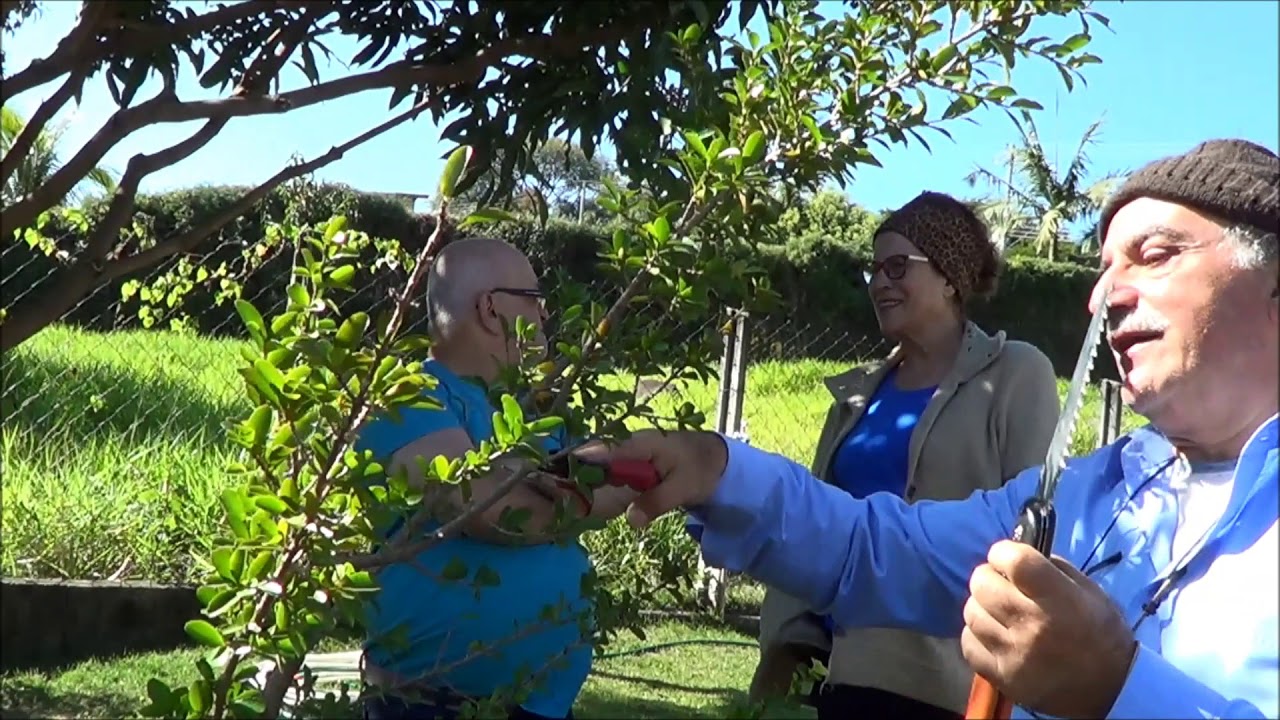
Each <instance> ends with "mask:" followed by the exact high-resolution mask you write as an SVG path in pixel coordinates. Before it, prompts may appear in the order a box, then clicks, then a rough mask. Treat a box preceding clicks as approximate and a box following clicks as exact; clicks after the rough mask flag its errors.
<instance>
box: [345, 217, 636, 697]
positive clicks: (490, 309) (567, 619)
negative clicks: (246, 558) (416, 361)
mask: <svg viewBox="0 0 1280 720" xmlns="http://www.w3.org/2000/svg"><path fill="white" fill-rule="evenodd" d="M427 305H428V312H429V313H430V317H429V321H430V328H431V330H430V332H431V336H432V340H433V346H432V350H431V357H430V358H429V359H428V360H427V362H426V363H425V371H426V372H427V373H428V374H430V375H432V376H434V377H435V378H436V379H437V386H436V387H435V388H434V389H433V390H432V391H431V392H430V393H429V394H430V395H431V396H433V397H434V399H436V400H437V401H438V402H439V403H440V404H441V405H442V406H443V408H442V409H439V410H424V409H408V410H402V411H400V414H401V420H400V422H394V421H392V420H391V419H390V418H389V417H377V418H374V419H372V420H371V421H370V422H368V423H367V424H366V425H365V426H363V427H362V428H361V430H360V435H359V439H358V441H357V443H356V447H357V449H360V450H365V449H367V450H371V451H372V452H373V453H374V455H375V456H376V457H378V458H380V459H382V460H383V461H384V462H389V467H391V468H393V469H394V468H397V467H405V468H407V469H409V471H410V472H411V473H413V472H416V468H417V467H418V466H419V465H418V460H417V458H423V459H424V460H426V461H428V462H429V461H430V460H431V459H432V458H434V457H435V456H437V455H444V456H445V457H446V458H454V457H459V456H462V455H463V454H464V453H466V451H467V450H470V449H472V448H474V447H475V446H477V445H478V444H479V443H480V442H481V441H483V440H486V439H490V438H491V437H492V435H493V425H492V417H493V413H494V410H495V408H494V407H493V406H492V405H491V404H490V402H489V399H488V397H487V395H486V392H485V390H484V389H483V387H482V385H481V383H487V382H492V381H493V380H494V379H495V378H496V377H497V373H498V371H499V368H500V366H501V365H505V364H510V363H513V362H515V361H516V359H517V358H518V356H519V355H518V353H519V350H518V348H517V347H516V343H515V340H514V338H512V337H510V330H509V328H511V327H514V324H515V318H516V317H517V316H520V317H523V318H524V319H526V320H528V321H529V322H531V323H532V324H533V325H534V326H535V327H537V328H538V329H539V330H538V332H539V338H538V341H539V342H541V343H543V344H545V338H543V337H541V332H542V331H541V327H542V323H543V321H544V320H545V310H544V306H543V300H542V294H541V292H540V291H539V289H538V281H537V275H536V274H535V273H534V271H533V268H532V266H531V265H530V263H529V261H528V259H527V258H526V257H525V256H524V254H523V253H521V252H520V251H519V250H517V249H515V248H514V247H512V246H511V245H508V244H506V243H505V242H502V241H500V240H493V239H487V238H474V239H467V240H459V241H456V242H454V243H451V244H450V245H448V246H446V247H445V249H444V250H443V251H442V252H441V254H440V255H439V257H438V258H437V259H436V261H435V263H434V264H433V266H432V268H431V269H430V271H429V273H428V276H427ZM477 380H478V381H480V382H476V381H477ZM563 442H564V439H563V438H557V439H555V440H549V441H548V443H547V449H548V450H550V451H554V450H555V449H557V448H558V447H560V446H561V445H562V444H563ZM506 475H507V472H506V471H504V470H503V469H501V468H498V469H495V470H494V471H493V472H492V473H490V475H488V476H485V477H481V478H479V479H477V480H475V481H473V482H472V483H471V488H472V493H473V497H474V498H476V499H483V498H484V497H485V496H486V495H487V494H490V493H492V492H493V490H494V485H495V484H496V483H498V482H501V480H502V479H503V478H504V477H505V476H506ZM549 480H550V479H549V478H546V477H542V476H539V475H538V474H533V475H531V481H530V483H529V484H528V485H520V486H517V487H516V488H515V489H513V490H512V491H510V492H509V493H508V494H507V495H506V496H505V497H504V498H503V500H500V501H499V502H498V503H497V504H495V505H494V506H493V507H492V508H490V510H489V511H487V512H485V513H481V514H479V515H477V516H476V517H475V518H474V519H473V520H472V522H470V523H469V524H468V525H467V526H466V528H465V529H464V532H463V535H462V536H461V537H457V538H453V539H451V540H448V541H446V542H443V543H441V544H439V545H437V546H435V547H433V548H431V549H429V550H427V551H425V552H423V553H421V554H419V556H418V557H417V558H416V560H417V564H418V565H419V566H421V567H414V566H413V565H412V564H395V565H390V566H387V567H386V568H384V569H383V570H382V571H381V572H380V573H379V575H378V580H379V584H380V589H379V591H378V592H377V593H376V594H374V596H373V598H372V600H371V601H370V602H368V603H367V615H366V622H367V631H368V639H367V640H366V643H365V651H366V672H365V677H366V681H367V682H368V683H369V684H370V685H372V686H374V688H373V689H372V692H371V694H372V695H373V697H370V698H369V699H367V700H366V703H365V717H366V718H368V719H369V720H389V719H391V718H397V719H402V720H409V719H410V718H412V720H428V719H430V720H452V718H455V717H457V715H458V708H459V706H460V705H461V704H462V703H464V702H465V701H467V700H469V699H483V698H487V697H489V696H491V695H492V694H493V693H495V692H498V691H503V690H507V689H510V688H512V687H513V685H516V684H517V680H518V679H519V678H521V677H528V675H529V673H533V674H534V676H535V678H534V681H533V682H528V681H525V682H523V683H520V685H522V687H521V688H520V689H521V690H523V691H526V692H525V694H524V697H523V699H522V701H521V702H519V703H516V704H515V705H514V706H513V707H512V708H511V709H510V717H511V718H512V719H513V720H515V719H516V718H519V719H521V720H540V719H542V718H572V717H573V714H572V706H573V703H574V701H575V699H576V698H577V696H578V692H579V691H580V690H581V688H582V685H583V683H584V682H585V681H586V678H587V675H588V674H589V673H590V671H591V657H592V650H591V644H590V637H589V636H588V635H585V634H584V633H583V631H582V629H581V628H582V627H585V625H580V624H579V621H580V620H582V619H589V618H590V615H589V613H590V610H591V608H590V606H589V605H588V603H587V602H586V600H585V599H584V598H583V596H582V593H581V584H582V579H583V576H584V575H585V574H586V573H587V572H588V571H589V570H590V567H591V564H590V560H589V558H588V557H587V554H586V551H585V550H584V549H583V547H582V546H581V545H580V544H579V543H578V542H577V540H576V539H575V538H567V539H558V538H556V537H553V536H551V535H550V534H547V533H545V532H540V529H543V530H545V529H546V528H547V527H549V526H550V524H551V522H552V516H553V513H554V506H555V504H554V502H553V501H552V500H549V499H548V496H549V494H555V493H560V492H562V491H560V490H557V489H556V488H555V486H554V482H551V481H549ZM455 493H456V491H455ZM634 495H635V494H634V493H633V492H632V491H630V490H626V489H621V488H604V489H600V490H596V491H595V493H594V497H593V498H592V499H593V503H594V510H593V514H595V513H599V514H601V515H602V516H603V517H610V516H612V515H617V514H618V513H619V512H620V508H622V507H625V506H626V504H627V503H629V502H630V501H631V499H632V498H633V497H634ZM454 501H455V502H454V505H455V506H457V507H460V506H461V505H462V503H461V502H460V498H454ZM507 507H521V508H527V509H529V510H530V511H532V518H531V520H530V522H529V523H528V524H527V525H526V532H525V533H524V534H523V535H521V536H520V537H513V536H512V535H511V534H510V533H509V532H505V531H502V530H499V529H498V528H497V523H498V519H499V517H500V516H501V513H502V511H503V510H504V509H505V508H507ZM440 520H441V522H443V521H447V518H441V519H440ZM441 522H438V523H435V524H432V525H429V526H428V527H427V528H426V529H425V532H430V531H432V530H434V529H436V528H438V527H439V526H440V524H441ZM397 526H398V524H397ZM396 529H397V528H396V527H391V528H387V530H386V533H385V534H386V535H387V536H390V534H391V533H392V532H394V531H395V530H396ZM454 558H457V559H459V560H461V561H462V562H463V563H465V564H466V566H467V567H468V570H469V572H474V571H475V569H476V568H478V567H480V566H482V565H484V566H488V567H489V568H491V569H493V570H494V571H495V572H496V573H497V574H498V576H499V578H500V584H498V585H497V586H496V587H488V588H485V589H483V590H481V591H479V593H478V594H477V592H476V591H475V590H473V589H472V587H471V585H470V583H466V582H458V583H448V582H441V581H439V580H437V579H434V578H433V577H432V576H433V575H435V576H439V575H440V574H441V573H442V572H443V570H444V568H445V566H446V565H448V564H449V563H450V561H451V560H453V559H454ZM423 569H425V570H426V571H428V573H430V574H427V573H424V572H423ZM548 607H554V608H556V613H555V620H553V621H551V622H550V623H548V621H547V619H546V617H545V615H544V613H545V609H546V608H548ZM539 623H540V624H541V625H543V626H547V627H541V626H539V625H538V624H539ZM548 625H549V626H548ZM530 628H536V629H535V630H531V629H530ZM397 630H399V631H400V633H399V637H398V638H397V641H395V642H392V641H388V640H387V639H386V638H388V637H390V634H391V633H394V632H396V631H397ZM479 647H483V648H485V650H484V651H482V652H480V653H477V652H476V649H477V648H479ZM400 684H408V691H407V692H406V693H404V694H405V698H403V699H402V698H398V697H395V696H392V695H391V690H390V689H389V688H390V687H391V686H397V685H400ZM379 693H381V694H382V696H381V697H379V696H378V694H379Z"/></svg>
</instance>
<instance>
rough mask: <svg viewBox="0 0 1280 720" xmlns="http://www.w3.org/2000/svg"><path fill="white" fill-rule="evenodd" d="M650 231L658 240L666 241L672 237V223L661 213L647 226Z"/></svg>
mask: <svg viewBox="0 0 1280 720" xmlns="http://www.w3.org/2000/svg"><path fill="white" fill-rule="evenodd" d="M646 227H647V228H648V230H649V233H650V234H651V235H653V238H654V239H655V240H657V241H658V242H660V243H661V242H666V241H667V239H668V238H670V237H671V223H669V222H667V218H666V216H665V215H659V216H658V217H656V218H654V219H653V222H652V223H650V224H649V225H647V226H646Z"/></svg>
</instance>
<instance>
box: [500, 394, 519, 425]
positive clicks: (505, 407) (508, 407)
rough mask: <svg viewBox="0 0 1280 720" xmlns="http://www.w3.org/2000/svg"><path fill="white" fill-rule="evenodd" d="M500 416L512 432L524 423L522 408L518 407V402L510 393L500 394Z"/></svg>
mask: <svg viewBox="0 0 1280 720" xmlns="http://www.w3.org/2000/svg"><path fill="white" fill-rule="evenodd" d="M502 417H503V419H505V420H506V421H507V427H508V428H510V429H511V431H512V432H515V430H516V428H518V427H521V426H523V425H524V410H521V409H520V403H519V402H517V401H516V399H515V398H514V397H513V396H511V395H503V396H502Z"/></svg>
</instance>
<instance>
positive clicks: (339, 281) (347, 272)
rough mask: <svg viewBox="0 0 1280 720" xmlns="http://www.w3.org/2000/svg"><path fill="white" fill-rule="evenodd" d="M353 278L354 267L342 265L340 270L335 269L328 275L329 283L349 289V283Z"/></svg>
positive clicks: (354, 273)
mask: <svg viewBox="0 0 1280 720" xmlns="http://www.w3.org/2000/svg"><path fill="white" fill-rule="evenodd" d="M355 276H356V269H355V267H354V266H352V265H343V266H342V267H340V268H335V269H334V270H333V271H332V272H330V273H329V281H330V282H332V283H333V284H334V285H337V286H338V287H342V288H349V287H350V286H351V281H352V280H353V279H355Z"/></svg>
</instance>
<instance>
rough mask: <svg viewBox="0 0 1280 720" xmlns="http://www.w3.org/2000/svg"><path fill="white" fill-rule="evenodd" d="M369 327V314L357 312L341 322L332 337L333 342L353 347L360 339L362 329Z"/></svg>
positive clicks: (341, 345) (362, 333)
mask: <svg viewBox="0 0 1280 720" xmlns="http://www.w3.org/2000/svg"><path fill="white" fill-rule="evenodd" d="M368 327H369V314H368V313H363V312H357V313H354V314H352V315H351V317H349V318H347V319H346V320H344V321H343V322H342V327H340V328H338V335H337V337H336V338H334V342H336V343H337V345H338V347H344V348H354V347H355V346H356V345H357V344H359V342H360V339H361V338H362V337H364V331H365V329H366V328H368Z"/></svg>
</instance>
